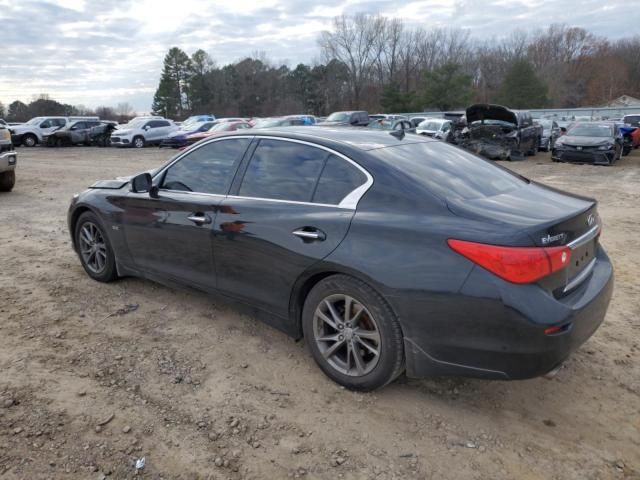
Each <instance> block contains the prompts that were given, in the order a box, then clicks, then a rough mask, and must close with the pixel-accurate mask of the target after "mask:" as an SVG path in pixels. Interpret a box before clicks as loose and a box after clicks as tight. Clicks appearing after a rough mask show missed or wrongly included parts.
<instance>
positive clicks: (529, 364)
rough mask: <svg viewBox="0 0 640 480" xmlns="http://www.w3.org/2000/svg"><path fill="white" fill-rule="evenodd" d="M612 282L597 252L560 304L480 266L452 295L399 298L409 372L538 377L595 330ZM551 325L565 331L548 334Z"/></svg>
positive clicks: (602, 255) (608, 267) (602, 256)
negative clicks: (582, 277)
mask: <svg viewBox="0 0 640 480" xmlns="http://www.w3.org/2000/svg"><path fill="white" fill-rule="evenodd" d="M613 284H614V281H613V268H612V266H611V263H610V261H609V259H608V257H607V256H606V254H605V253H604V251H603V250H602V249H600V250H599V251H598V256H597V262H596V266H595V267H594V269H593V271H592V273H591V274H590V275H589V277H587V279H585V281H584V282H583V283H582V284H580V285H579V286H578V287H577V288H576V289H575V290H574V291H573V292H571V293H569V294H568V295H567V296H565V297H563V298H562V299H556V298H554V297H553V296H552V295H551V294H550V293H548V292H546V291H545V290H543V289H542V288H540V287H539V286H537V285H513V284H509V283H507V282H504V281H502V280H500V279H497V278H496V277H495V276H493V275H491V274H490V273H488V272H487V271H485V270H483V269H481V268H479V267H478V268H474V270H473V271H472V273H471V274H470V275H469V278H468V279H467V281H466V282H465V285H464V286H463V288H462V289H461V291H460V292H459V294H458V295H455V296H454V297H456V298H453V297H452V296H443V297H442V298H439V299H436V301H435V302H434V299H433V298H431V299H428V300H427V299H425V300H423V301H422V302H419V301H416V299H413V300H410V299H406V298H405V299H404V301H403V303H404V305H406V306H407V307H405V308H404V312H403V313H404V314H405V315H410V316H405V317H404V319H403V318H401V323H402V327H403V331H404V334H405V355H406V361H407V375H408V376H410V377H426V376H435V375H459V376H469V377H481V378H492V379H504V380H514V379H524V378H532V377H537V376H541V375H544V374H546V373H548V372H549V371H551V370H553V369H554V368H555V367H557V366H558V365H559V364H561V363H562V362H564V361H565V360H566V359H567V358H568V357H569V356H570V354H571V352H573V351H574V350H576V349H577V348H578V347H580V345H582V344H583V343H584V342H585V341H587V340H588V339H589V338H590V337H591V336H592V335H593V333H594V332H595V331H596V330H597V328H598V327H599V326H600V324H601V323H602V321H603V320H604V317H605V313H606V311H607V307H608V305H609V301H610V299H611V295H612V292H613ZM396 300H398V299H396ZM400 308H402V307H400ZM411 315H412V316H411ZM550 326H562V327H563V328H562V329H561V330H560V331H559V332H558V333H555V334H551V335H547V334H545V333H544V330H545V329H546V328H548V327H550Z"/></svg>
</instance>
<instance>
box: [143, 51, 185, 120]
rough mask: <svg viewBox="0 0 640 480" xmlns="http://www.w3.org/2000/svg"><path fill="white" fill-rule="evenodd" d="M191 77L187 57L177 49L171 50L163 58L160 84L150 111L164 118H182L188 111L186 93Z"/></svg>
mask: <svg viewBox="0 0 640 480" xmlns="http://www.w3.org/2000/svg"><path fill="white" fill-rule="evenodd" d="M191 75H192V71H191V60H190V59H189V57H188V55H187V54H186V53H184V51H182V50H181V49H179V48H178V47H173V48H171V49H170V50H169V52H168V53H167V55H166V56H165V57H164V66H163V68H162V75H161V76H160V84H159V85H158V89H157V90H156V93H155V95H154V96H153V105H152V107H151V109H152V110H153V111H154V112H155V113H158V114H161V115H164V116H165V117H170V118H172V117H177V118H183V117H184V116H185V114H186V113H187V112H188V110H189V97H188V95H187V91H188V86H189V82H190V79H191Z"/></svg>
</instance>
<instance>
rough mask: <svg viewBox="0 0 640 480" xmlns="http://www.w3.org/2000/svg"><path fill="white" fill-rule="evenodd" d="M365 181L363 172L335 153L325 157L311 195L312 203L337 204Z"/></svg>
mask: <svg viewBox="0 0 640 480" xmlns="http://www.w3.org/2000/svg"><path fill="white" fill-rule="evenodd" d="M366 181H367V177H366V176H365V174H364V173H363V172H362V171H361V170H360V169H358V168H356V167H355V166H353V165H351V164H350V163H348V162H347V161H346V160H343V159H342V158H340V157H337V156H336V155H331V156H330V157H329V158H328V159H327V164H326V165H325V167H324V170H323V171H322V175H320V180H319V181H318V186H317V187H316V191H315V193H314V195H313V202H314V203H327V204H330V205H338V204H339V203H340V202H341V201H342V199H344V197H346V196H347V195H348V194H349V193H351V192H352V191H354V190H355V189H356V188H358V187H359V186H360V185H362V184H363V183H365V182H366Z"/></svg>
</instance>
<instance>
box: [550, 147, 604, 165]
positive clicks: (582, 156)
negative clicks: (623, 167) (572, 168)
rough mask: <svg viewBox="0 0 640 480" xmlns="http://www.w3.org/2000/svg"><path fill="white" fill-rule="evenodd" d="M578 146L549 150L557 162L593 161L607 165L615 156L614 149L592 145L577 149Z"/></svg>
mask: <svg viewBox="0 0 640 480" xmlns="http://www.w3.org/2000/svg"><path fill="white" fill-rule="evenodd" d="M578 148H579V147H578ZM578 148H566V147H564V148H558V147H555V148H554V149H553V150H552V151H551V158H552V159H553V160H556V161H558V162H572V163H593V164H601V165H609V164H611V163H613V162H614V160H615V158H616V151H615V149H614V150H597V149H596V148H593V147H584V148H581V149H580V150H579V149H578Z"/></svg>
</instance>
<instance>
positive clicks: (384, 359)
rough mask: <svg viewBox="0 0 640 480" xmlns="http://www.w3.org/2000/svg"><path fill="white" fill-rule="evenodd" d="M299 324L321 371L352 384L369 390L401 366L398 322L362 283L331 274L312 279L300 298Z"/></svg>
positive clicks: (384, 304) (401, 368)
mask: <svg viewBox="0 0 640 480" xmlns="http://www.w3.org/2000/svg"><path fill="white" fill-rule="evenodd" d="M302 327H303V331H304V336H305V340H306V343H307V345H308V347H309V349H310V350H311V353H312V355H313V358H314V359H315V361H316V362H317V363H318V365H319V366H320V368H321V369H322V370H323V371H324V373H325V374H326V375H327V376H328V377H330V378H331V379H332V380H334V381H335V382H337V383H339V384H340V385H344V386H345V387H347V388H349V389H352V390H361V391H370V390H374V389H376V388H380V387H382V386H384V385H386V384H388V383H389V382H391V381H393V380H394V379H395V378H396V377H397V376H398V375H400V374H401V373H402V371H403V370H404V349H403V337H402V331H401V329H400V325H399V323H398V321H397V320H396V318H395V315H394V313H393V312H392V310H391V308H390V307H389V306H388V305H387V303H386V302H385V301H384V299H383V298H382V297H381V296H380V295H379V294H378V293H377V292H376V291H375V290H373V289H372V288H371V287H369V286H368V285H367V284H365V283H363V282H361V281H359V280H356V279H354V278H352V277H348V276H346V275H334V276H331V277H328V278H326V279H324V280H322V281H320V282H319V283H318V284H317V285H315V286H314V287H313V288H312V289H311V291H310V292H309V295H308V296H307V299H306V301H305V304H304V309H303V314H302Z"/></svg>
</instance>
